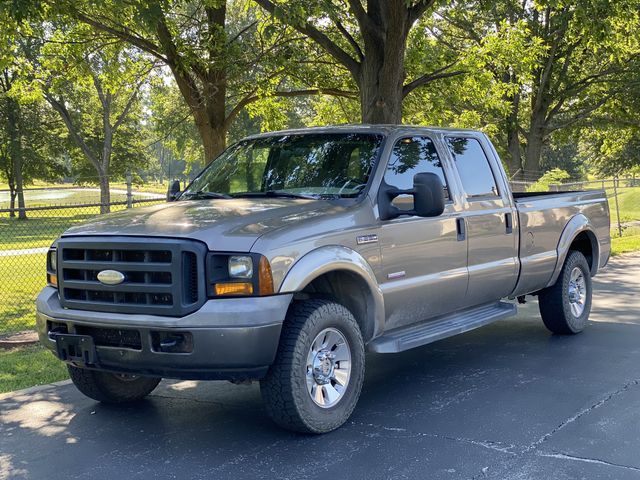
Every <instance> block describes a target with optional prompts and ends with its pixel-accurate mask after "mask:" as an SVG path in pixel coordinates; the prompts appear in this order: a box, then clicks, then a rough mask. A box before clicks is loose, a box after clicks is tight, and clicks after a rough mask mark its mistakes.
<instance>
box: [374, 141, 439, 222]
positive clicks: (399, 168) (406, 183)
mask: <svg viewBox="0 0 640 480" xmlns="http://www.w3.org/2000/svg"><path fill="white" fill-rule="evenodd" d="M416 173H435V174H436V175H438V176H439V177H440V180H442V185H444V195H445V198H447V199H448V198H450V196H449V190H448V188H447V179H446V177H445V175H444V170H443V169H442V162H441V161H440V157H439V156H438V152H437V151H436V147H435V145H434V144H433V142H432V141H431V139H429V138H426V137H407V138H402V139H400V140H398V141H397V142H396V144H395V145H394V146H393V151H392V152H391V158H390V159H389V164H388V165H387V171H386V172H385V174H384V181H385V182H386V183H387V184H388V185H391V186H394V187H396V188H398V189H400V190H410V189H412V188H413V177H414V175H415V174H416ZM393 205H394V206H396V207H398V208H401V209H403V210H411V209H412V208H413V197H412V196H411V195H400V196H398V197H396V199H395V200H394V201H393Z"/></svg>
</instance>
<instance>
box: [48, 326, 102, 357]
mask: <svg viewBox="0 0 640 480" xmlns="http://www.w3.org/2000/svg"><path fill="white" fill-rule="evenodd" d="M54 338H55V341H56V350H57V352H58V357H59V358H60V360H64V361H65V362H73V363H78V364H82V365H97V363H98V354H97V353H96V346H95V343H94V342H93V338H92V337H90V336H89V335H73V334H69V333H58V334H56V335H55V336H54Z"/></svg>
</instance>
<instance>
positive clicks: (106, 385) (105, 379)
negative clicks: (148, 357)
mask: <svg viewBox="0 0 640 480" xmlns="http://www.w3.org/2000/svg"><path fill="white" fill-rule="evenodd" d="M67 369H68V370H69V376H70V377H71V381H72V382H73V384H74V385H75V386H76V388H77V389H78V390H80V391H81V392H82V393H83V394H85V395H86V396H87V397H89V398H93V399H94V400H97V401H99V402H103V403H127V402H135V401H138V400H141V399H142V398H144V397H146V396H147V395H149V394H150V393H151V392H152V391H153V390H154V389H155V388H156V387H157V386H158V384H159V383H160V380H162V379H161V378H155V377H138V376H136V377H128V378H126V380H125V379H124V377H121V376H119V375H116V374H114V373H107V372H99V371H96V370H88V369H86V368H78V367H74V366H73V365H67Z"/></svg>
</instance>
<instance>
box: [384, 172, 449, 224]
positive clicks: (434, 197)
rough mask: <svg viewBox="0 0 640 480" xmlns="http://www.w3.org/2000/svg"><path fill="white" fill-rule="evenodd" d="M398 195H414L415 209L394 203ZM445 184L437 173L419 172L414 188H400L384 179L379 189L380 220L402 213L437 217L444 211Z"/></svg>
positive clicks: (414, 180)
mask: <svg viewBox="0 0 640 480" xmlns="http://www.w3.org/2000/svg"><path fill="white" fill-rule="evenodd" d="M398 195H412V196H413V210H401V209H399V208H397V207H396V206H394V205H393V204H392V202H393V199H394V198H396V197H397V196H398ZM444 203H445V198H444V186H443V185H442V180H440V177H439V176H438V175H436V174H435V173H417V174H416V175H415V176H414V177H413V189H411V190H399V189H397V188H395V187H392V186H391V185H388V184H387V183H386V182H385V181H384V180H382V184H381V185H380V190H379V191H378V210H379V213H380V220H390V219H392V218H397V217H399V216H401V215H417V216H419V217H437V216H439V215H442V212H444Z"/></svg>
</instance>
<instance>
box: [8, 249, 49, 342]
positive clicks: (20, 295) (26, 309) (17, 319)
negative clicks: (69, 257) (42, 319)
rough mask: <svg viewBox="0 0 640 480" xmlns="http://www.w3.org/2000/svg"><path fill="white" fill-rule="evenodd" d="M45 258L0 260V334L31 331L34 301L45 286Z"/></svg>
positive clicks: (31, 256)
mask: <svg viewBox="0 0 640 480" xmlns="http://www.w3.org/2000/svg"><path fill="white" fill-rule="evenodd" d="M45 261H46V255H45V254H43V253H42V254H32V255H20V256H15V257H0V273H1V274H0V334H2V333H6V332H17V331H20V330H27V329H30V328H33V326H34V325H35V320H36V319H35V299H36V296H37V295H38V293H39V292H40V290H42V288H43V287H44V286H45V284H46V278H45V275H46V273H45Z"/></svg>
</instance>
